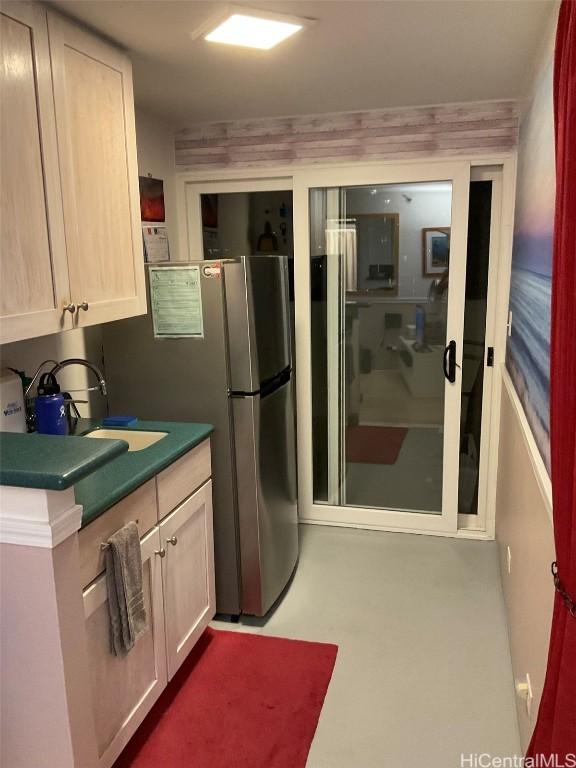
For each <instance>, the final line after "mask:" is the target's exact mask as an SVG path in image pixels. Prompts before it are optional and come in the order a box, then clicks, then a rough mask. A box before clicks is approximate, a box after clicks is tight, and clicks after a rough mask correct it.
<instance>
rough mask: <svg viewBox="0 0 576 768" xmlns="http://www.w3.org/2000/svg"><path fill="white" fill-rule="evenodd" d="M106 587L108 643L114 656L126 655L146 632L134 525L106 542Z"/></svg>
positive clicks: (137, 543)
mask: <svg viewBox="0 0 576 768" xmlns="http://www.w3.org/2000/svg"><path fill="white" fill-rule="evenodd" d="M107 544H108V546H107V547H106V588H107V591H108V611H109V614H110V644H111V649H112V652H113V653H114V654H115V655H116V656H121V655H123V654H126V653H128V651H129V650H131V648H133V647H134V643H135V642H136V640H138V638H139V637H140V636H141V635H143V634H144V633H145V632H147V631H148V619H147V616H146V607H145V605H144V592H143V591H142V555H141V554H140V536H139V534H138V526H137V525H136V523H132V522H130V523H127V524H126V525H125V526H124V527H123V528H120V530H119V531H116V533H113V534H112V536H110V538H109V539H108V542H107Z"/></svg>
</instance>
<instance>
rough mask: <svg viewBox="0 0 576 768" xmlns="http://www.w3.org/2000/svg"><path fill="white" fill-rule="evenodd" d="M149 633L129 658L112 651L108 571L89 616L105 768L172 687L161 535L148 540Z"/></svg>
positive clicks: (87, 605)
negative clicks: (167, 673) (164, 608)
mask: <svg viewBox="0 0 576 768" xmlns="http://www.w3.org/2000/svg"><path fill="white" fill-rule="evenodd" d="M141 545H142V569H143V576H144V599H145V603H146V611H147V612H148V620H149V622H150V629H149V631H148V632H147V633H146V634H145V635H143V636H142V637H141V638H140V639H139V640H138V642H137V643H136V645H135V646H134V648H133V649H132V650H131V651H130V652H129V653H128V654H126V656H124V657H120V656H114V655H113V653H112V652H111V650H110V626H109V619H108V601H107V594H106V574H105V573H104V574H102V575H101V576H100V577H99V578H98V579H96V581H95V582H94V583H93V584H92V585H91V586H89V587H87V588H86V590H85V591H84V616H85V619H86V634H87V637H88V661H89V667H90V677H91V683H92V706H93V711H94V722H95V726H96V738H97V742H98V757H99V768H109V766H111V765H112V763H113V762H114V760H116V758H117V757H118V755H119V754H120V752H121V751H122V750H123V749H124V747H125V746H126V744H127V743H128V740H129V739H130V737H131V736H132V734H133V733H134V732H135V730H136V729H137V728H138V726H139V725H140V723H141V722H142V720H143V719H144V717H145V715H146V714H147V713H148V712H149V710H150V708H151V707H152V705H153V704H154V702H155V701H156V699H157V698H158V696H159V695H160V693H161V692H162V690H163V689H164V688H165V686H166V682H167V678H166V653H165V638H164V619H163V604H162V571H161V567H160V559H161V558H160V557H159V556H158V555H157V554H156V553H157V552H158V551H159V549H160V534H159V531H158V528H154V529H153V530H152V531H150V533H149V534H148V535H147V536H145V537H144V538H143V539H142V542H141Z"/></svg>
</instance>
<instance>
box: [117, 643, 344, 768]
mask: <svg viewBox="0 0 576 768" xmlns="http://www.w3.org/2000/svg"><path fill="white" fill-rule="evenodd" d="M337 652H338V647H337V646H336V645H327V644H325V643H308V642H304V641H301V640H285V639H283V638H275V637H264V636H262V635H253V634H248V633H245V632H222V631H217V630H213V629H207V630H206V632H205V633H204V635H203V636H202V638H201V639H200V640H199V641H198V643H197V645H196V647H195V648H194V650H193V651H192V653H191V654H190V656H189V657H188V659H187V660H186V661H185V662H184V664H183V665H182V667H181V668H180V670H179V671H178V673H177V674H176V676H175V677H174V679H173V680H172V682H171V683H170V684H169V687H168V688H167V689H166V691H164V693H163V694H162V696H161V697H160V699H159V700H158V701H157V702H156V704H155V706H154V708H153V709H152V711H151V712H150V714H149V715H148V717H147V718H146V720H145V721H144V722H143V723H142V725H141V727H140V729H139V730H138V732H137V733H136V734H135V735H134V737H133V738H132V740H131V741H130V743H129V744H128V746H127V747H126V749H125V750H124V752H123V753H122V755H121V756H120V757H119V758H118V760H117V761H116V763H115V764H114V768H129V767H130V768H161V766H166V768H304V766H305V765H306V758H307V757H308V752H309V750H310V744H311V743H312V738H313V737H314V733H315V731H316V725H317V724H318V718H319V716H320V710H321V709H322V704H323V702H324V697H325V695H326V691H327V689H328V684H329V682H330V678H331V676H332V670H333V669H334V663H335V661H336V654H337Z"/></svg>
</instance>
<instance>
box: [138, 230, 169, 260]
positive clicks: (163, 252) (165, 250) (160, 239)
mask: <svg viewBox="0 0 576 768" xmlns="http://www.w3.org/2000/svg"><path fill="white" fill-rule="evenodd" d="M142 237H143V239H144V259H145V261H147V262H149V263H150V264H155V263H157V262H159V261H170V248H169V246H168V230H167V229H166V227H142Z"/></svg>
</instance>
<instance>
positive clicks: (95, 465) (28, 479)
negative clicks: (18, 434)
mask: <svg viewBox="0 0 576 768" xmlns="http://www.w3.org/2000/svg"><path fill="white" fill-rule="evenodd" d="M65 439H66V440H69V439H70V438H69V437H66V438H65ZM99 443H100V444H99V445H98V446H97V448H98V452H97V453H96V455H95V456H94V457H92V458H89V459H86V461H85V462H84V463H83V464H82V466H81V467H75V468H73V469H71V470H69V471H64V472H62V473H55V472H50V471H46V472H42V470H40V469H39V470H30V469H3V468H1V467H0V486H2V487H11V488H29V489H32V490H44V491H65V490H67V489H68V488H71V487H72V486H74V485H76V483H78V482H79V481H80V480H83V479H84V478H85V477H88V475H91V474H92V473H93V472H95V471H96V470H98V469H101V468H102V467H103V466H104V465H106V464H108V463H109V462H110V461H113V460H114V459H116V458H118V456H120V455H122V454H123V453H126V452H127V451H128V443H127V442H126V441H125V440H120V439H118V440H113V439H110V440H100V441H99ZM95 448H96V446H95ZM103 449H104V450H103Z"/></svg>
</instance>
